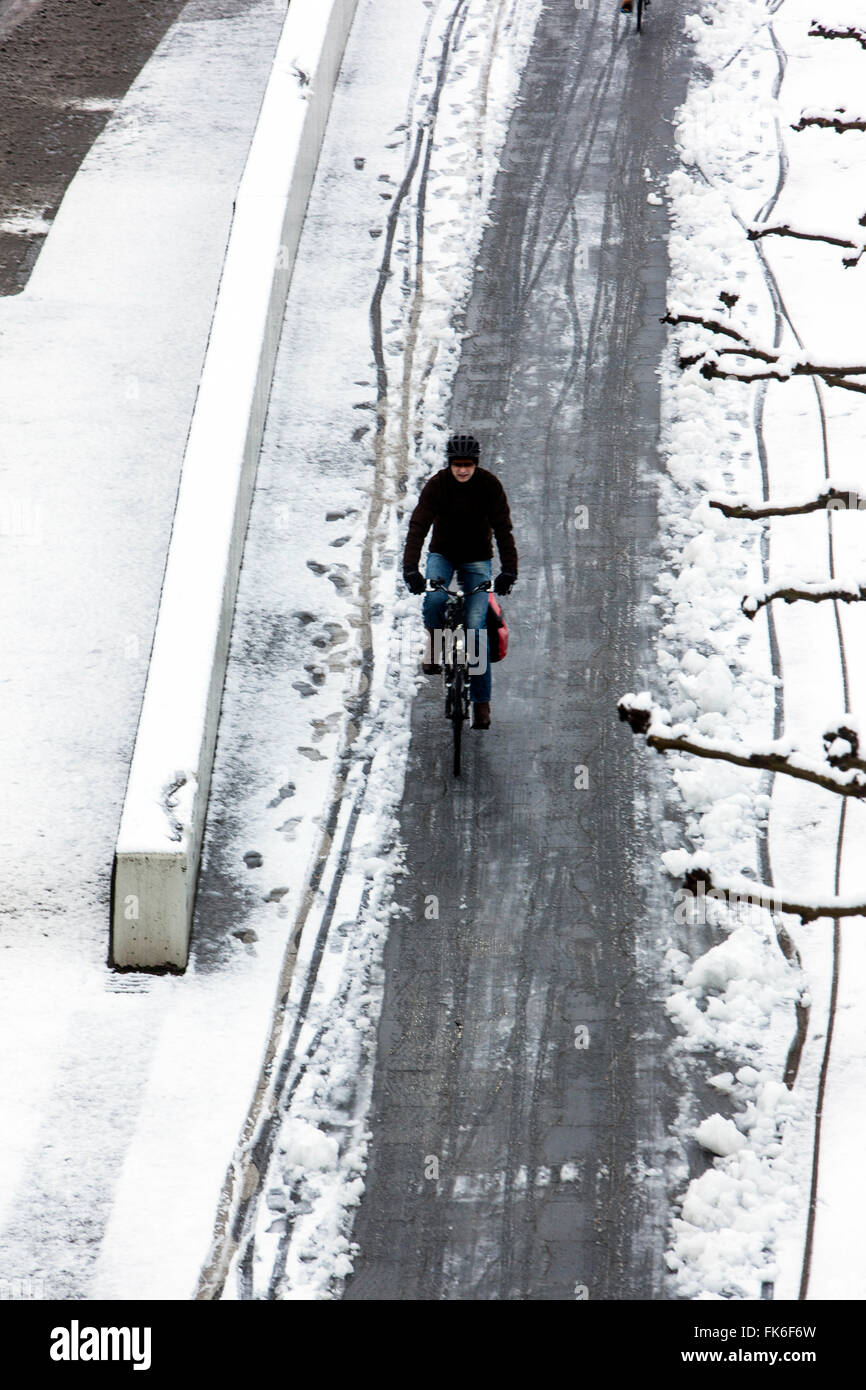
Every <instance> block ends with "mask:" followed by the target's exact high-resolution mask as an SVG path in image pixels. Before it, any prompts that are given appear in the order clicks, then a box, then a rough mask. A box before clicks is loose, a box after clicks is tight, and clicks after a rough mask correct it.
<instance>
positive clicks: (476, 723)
mask: <svg viewBox="0 0 866 1390" xmlns="http://www.w3.org/2000/svg"><path fill="white" fill-rule="evenodd" d="M472 727H473V729H489V728H490V704H489V702H488V701H486V700H484V701H482V700H479V701H478V703H477V704H474V705H473V706H472Z"/></svg>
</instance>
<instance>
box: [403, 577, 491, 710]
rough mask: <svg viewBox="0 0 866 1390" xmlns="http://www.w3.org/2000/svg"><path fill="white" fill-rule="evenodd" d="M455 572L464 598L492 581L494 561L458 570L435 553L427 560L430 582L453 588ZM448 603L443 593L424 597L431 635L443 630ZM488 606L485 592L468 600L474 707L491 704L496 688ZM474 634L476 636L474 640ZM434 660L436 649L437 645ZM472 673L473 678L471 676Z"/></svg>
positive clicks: (469, 652)
mask: <svg viewBox="0 0 866 1390" xmlns="http://www.w3.org/2000/svg"><path fill="white" fill-rule="evenodd" d="M455 568H456V570H457V583H458V584H459V585H460V589H461V591H462V592H463V593H464V594H465V593H466V590H467V589H474V588H475V585H476V584H482V583H483V582H484V580H485V579H487V580H489V579H490V575H491V572H492V568H493V561H492V560H472V561H471V562H470V563H468V564H464V565H456V566H455V565H453V564H452V563H451V561H450V560H446V559H445V556H444V555H438V554H437V553H436V551H431V552H430V554H429V555H428V556H427V579H428V580H430V579H441V581H442V583H443V584H450V583H451V577H452V575H453V574H454V570H455ZM447 602H448V598H447V595H446V594H444V593H443V592H442V591H441V589H440V590H438V591H436V592H433V593H431V592H429V591H428V592H427V593H426V594H425V595H424V603H423V605H422V608H421V616H422V618H423V620H424V626H425V627H426V628H427V629H428V630H429V631H430V632H435V631H436V629H437V628H441V626H442V615H443V613H444V612H445V605H446V603H447ZM488 602H489V599H488V596H487V590H486V589H482V590H481V591H480V592H479V593H477V594H473V595H472V596H471V598H468V599H467V600H466V629H467V633H466V635H467V642H468V656H469V658H470V664H469V671H470V679H469V698H470V700H471V701H472V703H473V705H476V704H486V703H487V702H489V700H490V690H491V686H492V684H493V681H492V673H491V670H490V662H489V661H488V660H487V605H488ZM473 632H474V633H475V634H476V635H475V637H474V638H473V636H472V633H473ZM473 657H474V658H476V659H475V660H474V661H473V660H472V658H473ZM435 659H436V647H435V642H434V660H435ZM473 672H474V674H472V673H473Z"/></svg>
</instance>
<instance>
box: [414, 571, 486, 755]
mask: <svg viewBox="0 0 866 1390" xmlns="http://www.w3.org/2000/svg"><path fill="white" fill-rule="evenodd" d="M427 587H428V589H442V590H444V591H445V593H446V594H447V595H448V602H447V603H446V605H445V611H444V613H443V614H442V626H441V629H438V630H439V631H441V633H442V652H441V660H442V681H443V685H444V689H445V718H446V719H450V720H451V727H452V730H453V734H454V776H455V777H459V776H460V743H461V740H462V736H463V725H464V722H465V721H466V720H467V719H468V718H469V654H468V650H467V642H468V636H467V630H466V599H468V598H471V597H472V595H473V594H477V593H479V592H480V591H481V590H482V589H490V587H491V586H490V580H489V579H485V580H484V582H483V583H482V584H476V586H475V588H474V589H470V590H469V591H468V592H467V593H465V594H461V593H458V592H457V591H456V590H454V589H449V587H448V585H447V584H446V583H445V582H444V581H443V580H441V579H433V580H430V581H429V583H428V586H427ZM432 656H433V659H434V661H435V660H437V659H438V656H439V654H438V653H436V652H435V651H433V652H432Z"/></svg>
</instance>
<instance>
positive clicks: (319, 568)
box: [307, 560, 328, 574]
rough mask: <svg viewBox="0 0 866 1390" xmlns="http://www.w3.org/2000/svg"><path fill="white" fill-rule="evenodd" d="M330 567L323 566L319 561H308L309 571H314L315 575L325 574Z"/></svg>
mask: <svg viewBox="0 0 866 1390" xmlns="http://www.w3.org/2000/svg"><path fill="white" fill-rule="evenodd" d="M327 568H328V566H327V565H323V564H321V562H320V561H319V560H308V561H307V569H308V570H312V571H313V574H324V573H325V572H326V570H327Z"/></svg>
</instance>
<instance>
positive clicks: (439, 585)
mask: <svg viewBox="0 0 866 1390" xmlns="http://www.w3.org/2000/svg"><path fill="white" fill-rule="evenodd" d="M491 587H492V585H491V583H490V580H489V579H485V580H483V582H482V583H481V584H476V585H475V588H474V589H467V590H466V591H465V592H464V594H463V598H470V597H471V596H472V594H477V593H478V592H479V591H480V590H481V589H490V588H491ZM427 589H428V591H429V590H430V589H442V590H444V592H445V593H446V594H452V593H454V592H455V591H454V590H453V589H449V587H448V585H447V584H446V583H445V581H444V579H428V580H427Z"/></svg>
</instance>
